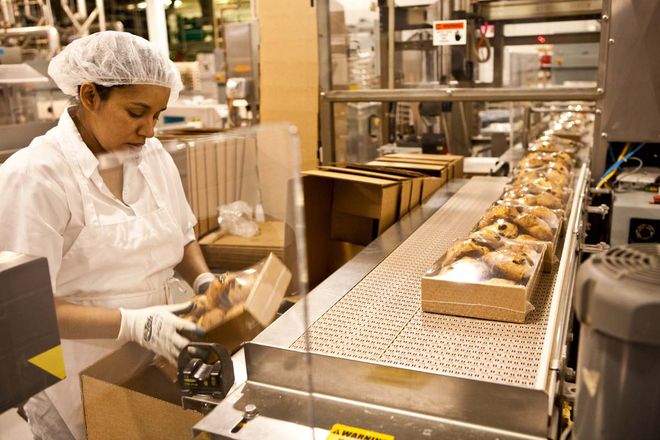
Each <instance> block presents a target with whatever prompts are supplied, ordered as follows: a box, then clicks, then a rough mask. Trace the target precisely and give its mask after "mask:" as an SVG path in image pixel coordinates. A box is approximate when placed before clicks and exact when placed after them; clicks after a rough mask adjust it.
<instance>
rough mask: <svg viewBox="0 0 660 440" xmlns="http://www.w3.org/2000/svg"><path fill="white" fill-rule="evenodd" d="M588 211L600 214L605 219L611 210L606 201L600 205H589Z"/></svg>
mask: <svg viewBox="0 0 660 440" xmlns="http://www.w3.org/2000/svg"><path fill="white" fill-rule="evenodd" d="M587 212H588V213H589V214H600V215H601V217H603V219H605V216H606V215H607V214H608V213H609V212H610V207H609V206H607V205H605V204H604V203H603V204H601V205H599V206H587Z"/></svg>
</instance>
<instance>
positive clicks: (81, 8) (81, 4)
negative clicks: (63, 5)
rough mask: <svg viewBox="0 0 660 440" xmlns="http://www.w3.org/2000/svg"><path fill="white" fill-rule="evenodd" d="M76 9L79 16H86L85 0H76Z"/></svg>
mask: <svg viewBox="0 0 660 440" xmlns="http://www.w3.org/2000/svg"><path fill="white" fill-rule="evenodd" d="M76 9H77V12H78V15H79V16H80V18H87V2H86V1H85V0H78V1H77V2H76Z"/></svg>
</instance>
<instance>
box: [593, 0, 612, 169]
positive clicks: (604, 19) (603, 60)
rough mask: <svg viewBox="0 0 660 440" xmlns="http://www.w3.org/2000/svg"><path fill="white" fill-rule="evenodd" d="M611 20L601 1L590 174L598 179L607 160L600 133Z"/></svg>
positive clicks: (608, 8) (607, 6) (607, 5)
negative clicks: (596, 94) (596, 92)
mask: <svg viewBox="0 0 660 440" xmlns="http://www.w3.org/2000/svg"><path fill="white" fill-rule="evenodd" d="M611 20H612V5H611V2H610V0H603V11H602V15H601V20H600V46H599V54H598V89H597V90H598V91H599V93H598V97H597V99H596V118H595V121H594V140H593V147H592V151H591V174H592V176H594V177H595V178H598V177H600V176H601V175H602V174H603V172H604V171H605V161H606V158H607V148H608V146H609V145H608V142H607V133H602V132H601V127H602V112H603V102H604V97H605V96H604V95H605V93H607V90H605V83H606V81H605V80H606V76H607V58H608V52H609V44H608V41H609V39H610V22H611Z"/></svg>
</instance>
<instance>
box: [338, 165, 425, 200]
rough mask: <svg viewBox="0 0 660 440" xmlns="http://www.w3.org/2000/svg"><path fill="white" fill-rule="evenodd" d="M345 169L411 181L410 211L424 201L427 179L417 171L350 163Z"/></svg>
mask: <svg viewBox="0 0 660 440" xmlns="http://www.w3.org/2000/svg"><path fill="white" fill-rule="evenodd" d="M345 168H347V169H349V170H364V171H370V172H375V173H379V174H384V175H386V176H391V175H394V176H400V177H405V178H407V179H409V180H410V181H411V190H410V209H411V210H412V209H413V208H415V207H417V206H418V205H419V203H420V201H421V200H422V186H423V181H424V179H425V178H426V177H427V176H426V175H425V174H422V173H417V172H415V171H410V170H404V169H400V168H388V167H385V166H378V165H366V164H357V163H349V164H346V166H345Z"/></svg>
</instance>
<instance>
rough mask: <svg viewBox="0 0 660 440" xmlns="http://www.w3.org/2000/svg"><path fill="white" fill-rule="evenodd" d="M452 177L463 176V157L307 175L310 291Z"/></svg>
mask: <svg viewBox="0 0 660 440" xmlns="http://www.w3.org/2000/svg"><path fill="white" fill-rule="evenodd" d="M419 156H422V157H423V156H427V155H419ZM428 156H431V155H428ZM449 175H451V176H452V177H453V176H455V175H457V176H461V175H462V158H460V157H459V156H452V157H451V158H450V159H449V160H448V159H446V158H445V159H444V160H436V161H431V160H429V161H427V163H423V164H418V163H414V162H406V160H405V158H400V159H397V160H396V161H392V162H387V161H375V162H371V163H369V164H343V165H341V166H322V167H319V168H318V169H316V170H310V171H306V172H303V190H304V194H305V225H306V226H305V227H306V238H307V243H308V245H307V265H308V270H309V283H310V287H314V286H316V285H317V284H319V283H320V282H321V281H323V280H324V279H325V278H326V277H327V276H329V275H330V274H331V273H332V272H334V271H335V270H336V269H338V268H339V267H341V266H342V265H343V264H344V263H346V262H347V261H349V260H350V259H351V258H353V257H354V256H355V255H356V254H357V253H359V252H360V251H361V250H362V249H363V248H364V246H366V245H368V244H369V243H370V242H371V241H373V240H374V239H375V238H377V237H378V236H379V235H380V234H382V233H383V232H384V231H385V230H386V229H387V228H389V227H390V226H392V225H393V224H394V223H396V222H397V221H398V220H399V219H401V218H402V217H404V216H405V215H406V214H407V213H408V212H409V211H411V210H412V209H414V208H416V207H417V206H419V205H420V204H421V203H422V202H424V201H425V200H426V199H428V198H429V197H430V196H431V195H432V194H433V193H434V192H435V191H436V190H438V189H439V188H440V187H442V186H443V185H444V184H445V183H446V182H447V179H448V178H449Z"/></svg>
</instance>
